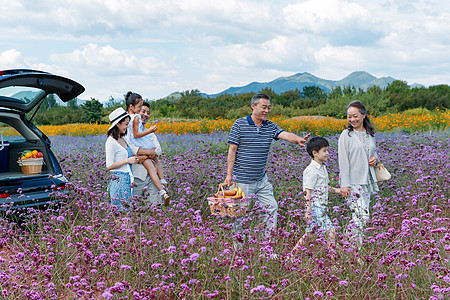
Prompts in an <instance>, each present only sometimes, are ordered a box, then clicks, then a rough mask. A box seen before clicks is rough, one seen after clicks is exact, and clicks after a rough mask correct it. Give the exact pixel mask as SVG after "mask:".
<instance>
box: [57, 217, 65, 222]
mask: <svg viewBox="0 0 450 300" xmlns="http://www.w3.org/2000/svg"><path fill="white" fill-rule="evenodd" d="M56 220H57V221H60V222H64V216H59V217H57V218H56Z"/></svg>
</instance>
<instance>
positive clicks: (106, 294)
mask: <svg viewBox="0 0 450 300" xmlns="http://www.w3.org/2000/svg"><path fill="white" fill-rule="evenodd" d="M102 296H103V298H105V299H111V298H112V297H113V294H111V292H110V291H108V290H106V291H104V292H103V294H102Z"/></svg>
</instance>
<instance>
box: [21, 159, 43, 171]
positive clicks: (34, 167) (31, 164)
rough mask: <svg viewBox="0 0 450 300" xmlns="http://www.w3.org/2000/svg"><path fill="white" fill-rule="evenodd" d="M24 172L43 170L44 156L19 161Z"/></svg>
mask: <svg viewBox="0 0 450 300" xmlns="http://www.w3.org/2000/svg"><path fill="white" fill-rule="evenodd" d="M17 162H18V163H19V166H20V168H21V169H22V173H23V174H39V173H41V171H42V165H43V164H44V158H42V157H40V158H27V159H21V158H19V160H18V161H17Z"/></svg>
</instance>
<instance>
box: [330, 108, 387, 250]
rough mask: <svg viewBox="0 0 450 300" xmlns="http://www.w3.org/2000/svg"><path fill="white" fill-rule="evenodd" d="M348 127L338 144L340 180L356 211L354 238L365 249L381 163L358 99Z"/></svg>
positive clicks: (349, 118) (364, 110) (369, 126)
mask: <svg viewBox="0 0 450 300" xmlns="http://www.w3.org/2000/svg"><path fill="white" fill-rule="evenodd" d="M347 121H348V128H347V129H345V130H344V131H342V133H341V135H340V137H339V142H338V157H339V178H340V185H341V190H342V195H343V196H344V197H347V203H348V204H349V206H350V209H351V210H352V220H353V225H352V227H351V228H350V229H349V231H350V233H351V238H352V239H353V240H354V241H355V242H356V244H357V246H358V248H361V246H362V241H363V232H364V227H365V225H366V221H367V220H368V219H369V217H370V214H369V204H370V196H371V194H372V193H373V192H376V191H378V190H379V189H378V185H377V183H376V177H375V171H374V168H373V167H374V166H375V165H376V164H377V163H378V155H377V151H376V144H375V138H374V135H375V130H374V128H373V126H372V123H371V122H370V119H369V117H368V116H367V110H366V108H365V106H364V105H363V104H362V103H361V102H360V101H358V100H355V101H352V102H351V103H350V104H349V105H348V106H347Z"/></svg>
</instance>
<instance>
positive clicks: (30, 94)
mask: <svg viewBox="0 0 450 300" xmlns="http://www.w3.org/2000/svg"><path fill="white" fill-rule="evenodd" d="M43 93H45V92H44V91H43V90H41V89H38V88H33V87H27V86H7V87H3V88H0V97H4V98H12V99H16V100H19V101H20V102H22V103H24V104H26V103H30V102H31V101H33V99H35V98H36V97H38V96H40V95H42V94H43Z"/></svg>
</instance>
